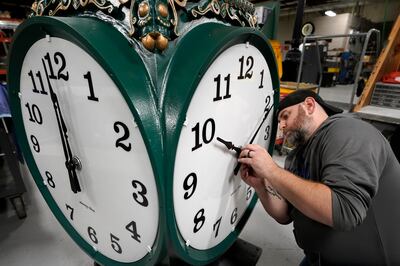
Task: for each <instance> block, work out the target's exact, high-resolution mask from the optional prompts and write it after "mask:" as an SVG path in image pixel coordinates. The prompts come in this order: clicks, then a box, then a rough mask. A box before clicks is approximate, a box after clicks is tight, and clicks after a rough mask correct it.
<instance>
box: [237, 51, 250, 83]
mask: <svg viewBox="0 0 400 266" xmlns="http://www.w3.org/2000/svg"><path fill="white" fill-rule="evenodd" d="M239 62H240V75H239V76H238V77H237V78H238V79H251V77H252V76H253V71H252V70H251V69H252V68H253V65H254V59H253V57H252V56H249V57H247V59H246V66H247V67H248V68H247V71H246V74H245V75H243V68H244V56H242V57H241V58H239Z"/></svg>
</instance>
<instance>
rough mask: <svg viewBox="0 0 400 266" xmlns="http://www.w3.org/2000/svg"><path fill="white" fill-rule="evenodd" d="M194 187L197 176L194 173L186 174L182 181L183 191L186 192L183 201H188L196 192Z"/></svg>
mask: <svg viewBox="0 0 400 266" xmlns="http://www.w3.org/2000/svg"><path fill="white" fill-rule="evenodd" d="M196 186H197V175H196V174H195V173H190V174H188V175H187V176H186V178H185V181H183V189H184V190H185V191H186V192H185V194H184V195H183V198H184V199H185V200H187V199H189V198H190V197H191V196H192V195H193V193H194V192H195V191H196ZM188 190H190V191H188Z"/></svg>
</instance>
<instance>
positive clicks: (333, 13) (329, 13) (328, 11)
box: [325, 10, 336, 17]
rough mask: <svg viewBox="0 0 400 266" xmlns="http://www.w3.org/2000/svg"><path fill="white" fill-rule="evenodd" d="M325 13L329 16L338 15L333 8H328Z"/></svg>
mask: <svg viewBox="0 0 400 266" xmlns="http://www.w3.org/2000/svg"><path fill="white" fill-rule="evenodd" d="M325 15H327V16H328V17H334V16H336V13H335V12H333V11H332V10H327V11H325Z"/></svg>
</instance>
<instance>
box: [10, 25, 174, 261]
mask: <svg viewBox="0 0 400 266" xmlns="http://www.w3.org/2000/svg"><path fill="white" fill-rule="evenodd" d="M46 35H49V36H51V37H58V38H62V39H64V40H67V41H70V42H72V43H73V44H75V45H77V46H78V47H80V48H81V49H83V50H84V51H85V52H86V53H87V54H89V55H90V56H91V57H92V58H93V59H94V60H95V61H96V62H97V63H98V64H99V65H100V66H101V67H102V68H103V69H104V70H105V72H106V73H108V75H109V77H110V78H111V79H112V81H113V82H114V83H115V85H116V87H117V88H118V89H119V91H120V93H121V95H122V96H123V98H124V100H125V102H126V103H127V105H128V107H129V109H130V112H131V114H132V116H133V117H134V119H135V122H136V124H137V126H138V127H139V130H140V132H141V135H142V138H143V140H144V143H145V146H146V149H147V151H148V155H149V158H150V162H151V165H152V171H153V173H154V178H155V183H156V187H157V192H158V201H159V202H158V204H159V210H158V213H159V223H158V229H157V236H156V239H155V241H154V243H153V246H152V251H151V252H150V253H149V254H147V255H145V256H144V257H143V258H141V259H140V260H137V261H135V262H130V263H125V262H119V261H115V260H113V259H110V258H108V257H106V256H104V255H103V254H101V253H100V252H98V251H96V250H94V249H93V247H92V245H91V244H90V243H88V242H86V241H85V240H84V239H83V238H82V237H81V236H80V235H79V234H78V233H77V231H76V230H75V229H74V228H73V226H72V225H71V224H70V223H69V221H68V219H67V218H66V217H65V216H64V214H63V213H62V211H61V210H60V209H59V207H58V205H57V203H56V202H55V200H54V199H53V197H52V196H51V194H50V192H49V190H48V188H47V186H46V185H44V184H43V178H42V176H41V174H40V172H39V169H38V167H37V165H36V163H35V160H34V157H33V155H32V152H31V149H30V145H29V143H28V138H27V137H26V132H25V126H24V123H23V118H22V110H21V105H20V100H19V87H20V75H21V69H22V63H23V61H24V59H25V55H26V53H27V52H28V50H29V49H30V47H31V46H32V45H33V44H35V43H36V42H37V41H38V40H41V39H43V38H46ZM107 39H112V40H113V41H112V42H105V41H104V40H107ZM115 49H125V51H126V52H124V53H115V52H113V51H114V50H115ZM122 55H124V56H122ZM132 73H135V75H132ZM8 84H9V85H10V87H9V94H10V102H11V111H12V115H13V119H14V120H15V121H16V123H15V127H16V133H17V137H18V142H19V144H20V145H21V149H22V151H23V154H24V157H25V160H26V162H27V165H28V167H29V170H30V172H31V174H32V176H33V178H34V180H35V183H36V185H37V187H38V188H39V190H40V192H41V194H42V195H43V197H44V199H45V200H46V202H47V204H48V205H49V207H50V209H51V211H52V212H53V214H54V215H55V217H56V218H57V220H58V221H59V222H60V223H61V225H62V226H63V227H64V229H65V230H66V231H67V233H68V234H69V235H70V236H71V238H72V239H73V240H74V241H75V242H76V243H77V244H78V245H79V246H80V247H81V248H82V249H83V250H84V251H85V252H86V253H87V254H88V255H89V256H91V257H92V258H93V259H95V260H96V261H98V262H99V263H101V264H104V265H139V264H140V265H153V264H155V263H156V262H157V261H158V260H159V259H160V258H161V257H163V256H164V255H165V253H166V249H165V240H164V238H165V233H164V232H165V228H164V224H165V222H164V214H163V213H162V210H163V209H164V207H163V206H164V203H163V200H162V199H163V198H164V197H163V195H164V188H163V186H162V185H161V184H162V183H163V180H162V175H161V173H162V171H161V170H160V169H161V165H162V164H161V161H162V157H161V156H160V154H161V148H162V145H161V140H160V137H159V132H160V131H161V126H160V124H159V115H158V113H157V109H156V103H155V98H154V95H153V91H152V89H153V88H152V87H150V85H149V84H151V82H150V77H149V75H148V73H147V71H146V68H145V66H144V64H143V62H142V60H141V58H140V56H139V55H138V54H137V53H136V52H135V51H134V50H133V49H132V47H131V46H130V45H129V43H128V41H127V40H126V39H125V38H124V37H123V36H122V35H121V34H120V33H119V32H118V31H117V30H115V29H114V28H113V27H112V26H111V25H109V24H107V23H105V22H102V21H99V20H97V19H95V18H84V17H79V18H76V17H74V18H57V17H34V18H30V19H29V20H27V21H26V22H24V23H23V24H22V25H21V26H20V27H19V28H18V29H17V32H16V34H15V35H14V41H13V44H12V47H11V52H10V57H9V75H8ZM145 88H147V89H145ZM149 151H151V152H149ZM67 189H69V188H67Z"/></svg>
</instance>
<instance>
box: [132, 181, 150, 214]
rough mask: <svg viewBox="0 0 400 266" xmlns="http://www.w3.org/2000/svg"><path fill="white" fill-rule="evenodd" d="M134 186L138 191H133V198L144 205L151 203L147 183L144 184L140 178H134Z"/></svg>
mask: <svg viewBox="0 0 400 266" xmlns="http://www.w3.org/2000/svg"><path fill="white" fill-rule="evenodd" d="M132 186H133V188H136V189H137V191H136V192H133V194H132V195H133V199H134V200H135V201H136V202H137V203H139V204H140V205H142V206H143V207H147V206H148V205H149V201H148V200H147V198H146V194H147V189H146V187H145V185H143V184H142V183H141V182H140V181H138V180H133V181H132Z"/></svg>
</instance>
